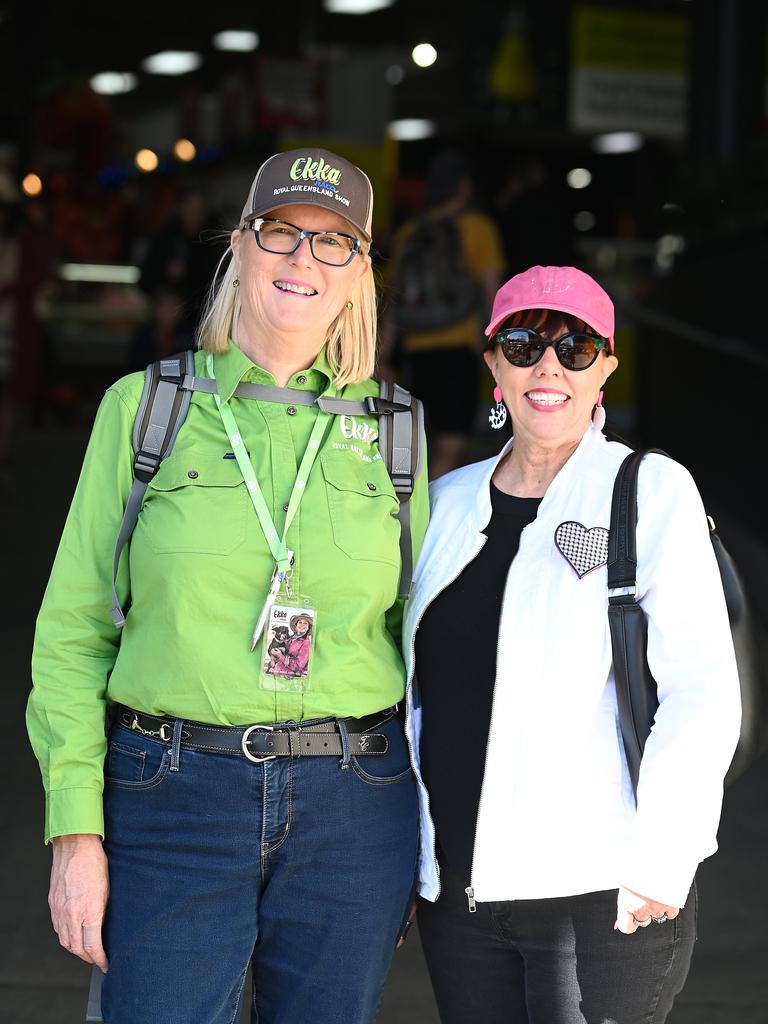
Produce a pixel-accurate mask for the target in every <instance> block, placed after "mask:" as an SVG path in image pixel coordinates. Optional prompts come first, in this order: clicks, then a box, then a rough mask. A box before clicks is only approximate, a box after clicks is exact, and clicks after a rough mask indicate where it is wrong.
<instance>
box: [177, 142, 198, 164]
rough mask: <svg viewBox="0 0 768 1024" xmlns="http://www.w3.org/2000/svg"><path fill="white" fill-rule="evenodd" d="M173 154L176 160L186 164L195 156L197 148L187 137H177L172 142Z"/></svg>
mask: <svg viewBox="0 0 768 1024" xmlns="http://www.w3.org/2000/svg"><path fill="white" fill-rule="evenodd" d="M173 155H174V156H175V157H176V159H177V160H181V162H182V163H185V164H188V163H189V161H190V160H194V159H195V157H196V156H197V149H196V148H195V144H194V143H193V142H190V141H189V139H177V140H176V142H174V144H173Z"/></svg>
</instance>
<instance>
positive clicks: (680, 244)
mask: <svg viewBox="0 0 768 1024" xmlns="http://www.w3.org/2000/svg"><path fill="white" fill-rule="evenodd" d="M656 249H657V251H658V252H660V253H664V254H665V255H669V256H673V255H674V254H675V253H678V252H684V251H685V239H684V238H683V236H682V235H662V236H661V238H660V239H659V240H658V242H657V243H656Z"/></svg>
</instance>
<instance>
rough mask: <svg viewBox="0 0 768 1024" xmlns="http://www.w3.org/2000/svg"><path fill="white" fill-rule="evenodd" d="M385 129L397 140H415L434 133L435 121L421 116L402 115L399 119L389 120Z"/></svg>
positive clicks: (428, 136) (426, 137)
mask: <svg viewBox="0 0 768 1024" xmlns="http://www.w3.org/2000/svg"><path fill="white" fill-rule="evenodd" d="M387 131H388V132H389V134H390V136H391V138H393V139H397V141H398V142H416V141H417V140H418V139H428V138H430V137H431V136H432V135H434V134H435V122H434V121H428V120H426V119H425V118H421V117H404V118H402V119H401V120H399V121H390V122H389V124H388V125H387Z"/></svg>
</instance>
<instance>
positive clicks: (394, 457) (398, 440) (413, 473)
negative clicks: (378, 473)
mask: <svg viewBox="0 0 768 1024" xmlns="http://www.w3.org/2000/svg"><path fill="white" fill-rule="evenodd" d="M379 401H380V403H382V405H383V407H384V408H388V409H389V408H391V410H392V413H391V416H389V415H382V416H379V451H380V452H381V455H382V458H383V459H384V465H385V466H386V467H387V472H388V473H389V477H390V479H391V481H392V486H393V487H394V489H395V494H396V495H397V499H398V502H399V505H398V509H397V518H398V521H399V523H400V583H399V585H398V591H397V596H398V597H401V598H407V597H409V596H410V593H411V587H412V586H413V540H412V537H411V506H410V500H411V495H412V494H413V488H414V484H415V482H416V478H417V477H418V475H419V473H420V472H421V465H422V461H423V452H422V444H421V440H422V437H423V427H424V407H423V405H422V404H421V402H420V401H418V399H415V398H413V396H412V395H411V394H410V393H409V392H408V391H406V390H405V388H401V387H400V386H399V385H398V384H393V383H391V382H390V381H386V380H382V381H381V383H380V385H379Z"/></svg>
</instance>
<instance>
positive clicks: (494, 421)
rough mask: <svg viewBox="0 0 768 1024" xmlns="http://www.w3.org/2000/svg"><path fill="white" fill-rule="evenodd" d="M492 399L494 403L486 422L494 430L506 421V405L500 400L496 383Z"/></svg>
mask: <svg viewBox="0 0 768 1024" xmlns="http://www.w3.org/2000/svg"><path fill="white" fill-rule="evenodd" d="M493 400H494V402H495V403H496V405H495V406H493V407H492V408H491V412H490V415H489V416H488V422H489V423H490V424H491V426H492V427H493V429H494V430H498V429H499V428H500V427H503V426H504V424H505V423H506V422H507V407H506V405H504V403H503V402H502V400H501V388H500V387H499V385H498V384H497V385H496V387H495V388H494V389H493Z"/></svg>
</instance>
